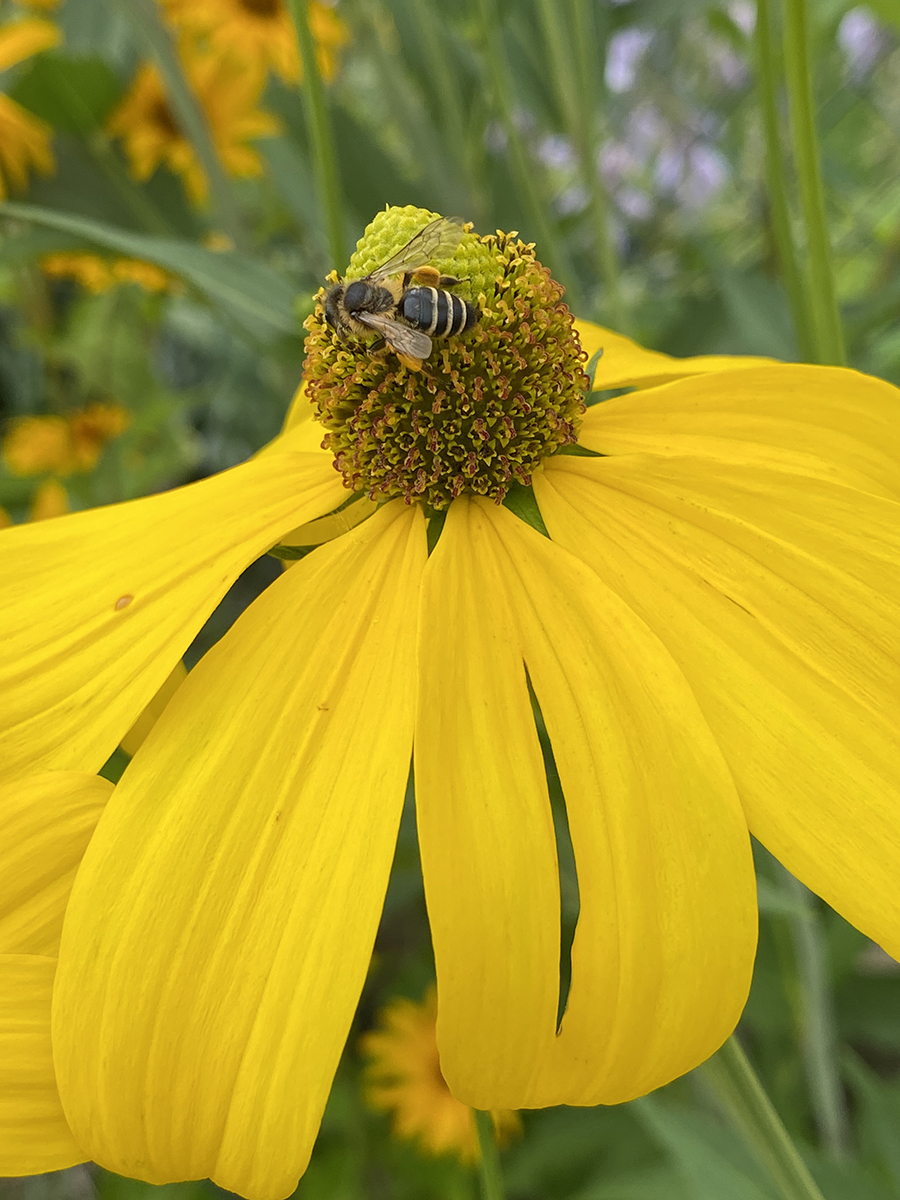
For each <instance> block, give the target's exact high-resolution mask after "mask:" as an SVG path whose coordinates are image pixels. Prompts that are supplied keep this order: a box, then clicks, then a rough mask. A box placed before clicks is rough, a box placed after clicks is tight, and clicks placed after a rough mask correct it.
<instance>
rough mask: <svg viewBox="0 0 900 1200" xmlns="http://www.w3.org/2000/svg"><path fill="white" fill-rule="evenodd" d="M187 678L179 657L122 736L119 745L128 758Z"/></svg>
mask: <svg viewBox="0 0 900 1200" xmlns="http://www.w3.org/2000/svg"><path fill="white" fill-rule="evenodd" d="M186 679H187V667H186V666H185V665H184V663H183V662H182V661H181V660H180V659H179V660H178V662H177V663H176V664H175V666H174V667H173V668H172V670H171V672H170V673H169V674H168V675H167V676H166V678H165V679H164V680H163V685H162V687H161V688H160V689H159V691H158V692H157V693H156V695H155V696H154V697H153V699H152V700H151V701H150V703H149V704H148V705H147V707H146V708H145V709H144V710H143V712H142V713H141V715H140V716H139V717H138V719H137V720H136V721H135V723H134V724H133V725H132V727H131V728H130V729H129V730H128V732H127V733H126V734H125V735H124V737H123V738H122V741H121V742H120V743H119V745H120V746H121V747H122V749H123V750H124V751H125V753H126V754H127V755H128V757H129V758H134V756H135V754H137V752H138V748H139V747H140V746H143V744H144V742H145V741H146V740H147V734H148V733H149V732H150V730H151V729H152V728H153V726H154V725H155V724H156V722H157V721H158V720H159V718H160V717H161V716H162V714H163V710H164V709H165V707H166V705H167V704H168V703H169V701H170V700H171V699H172V697H173V696H174V695H175V693H176V692H177V691H178V689H179V688H180V687H181V685H182V684H183V683H184V681H185V680H186Z"/></svg>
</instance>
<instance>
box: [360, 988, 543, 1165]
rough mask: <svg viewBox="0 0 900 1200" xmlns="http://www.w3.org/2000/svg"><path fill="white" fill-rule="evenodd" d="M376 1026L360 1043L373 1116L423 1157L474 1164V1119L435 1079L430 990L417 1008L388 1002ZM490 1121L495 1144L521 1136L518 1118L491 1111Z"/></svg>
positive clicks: (433, 1003)
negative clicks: (385, 1117) (385, 1116)
mask: <svg viewBox="0 0 900 1200" xmlns="http://www.w3.org/2000/svg"><path fill="white" fill-rule="evenodd" d="M378 1020H379V1025H380V1028H379V1029H376V1030H373V1031H372V1032H371V1033H367V1034H365V1035H364V1036H363V1037H362V1039H361V1040H360V1048H361V1049H362V1052H363V1053H364V1054H365V1055H366V1056H367V1057H368V1059H369V1064H368V1066H367V1068H366V1099H367V1100H368V1101H369V1103H370V1104H371V1106H372V1107H373V1108H375V1109H377V1110H378V1111H379V1112H389V1113H392V1114H393V1132H394V1134H395V1135H396V1136H397V1137H400V1138H410V1139H412V1140H414V1141H417V1142H418V1143H419V1144H420V1145H421V1146H422V1148H423V1149H424V1150H425V1151H426V1152H427V1153H428V1154H455V1155H456V1156H457V1157H458V1158H459V1159H460V1160H461V1161H462V1162H464V1163H469V1164H471V1163H477V1162H478V1160H479V1158H480V1157H481V1155H480V1151H479V1146H478V1131H477V1130H476V1128H475V1113H474V1111H473V1110H472V1109H471V1108H469V1107H468V1105H466V1104H462V1103H460V1101H459V1100H457V1099H456V1097H455V1096H454V1095H453V1093H452V1092H451V1091H450V1089H449V1088H448V1087H447V1081H446V1080H445V1079H444V1077H443V1075H442V1074H441V1062H440V1056H439V1054H438V1046H437V1036H436V1025H437V992H436V990H435V989H434V988H429V990H428V992H427V993H426V995H425V998H424V1000H423V1001H422V1003H421V1004H416V1003H415V1002H414V1001H412V1000H406V999H403V998H402V997H398V998H397V999H395V1000H392V1001H391V1002H390V1004H387V1005H386V1006H385V1007H384V1008H383V1009H382V1010H381V1012H380V1013H379V1017H378ZM491 1115H492V1117H493V1120H494V1132H495V1133H496V1135H497V1137H498V1139H499V1140H500V1141H505V1140H507V1139H508V1138H509V1137H510V1136H512V1135H513V1134H515V1133H519V1132H521V1128H522V1122H521V1120H520V1119H519V1115H518V1113H516V1112H511V1111H510V1110H508V1109H496V1110H495V1111H494V1112H493V1113H492V1114H491Z"/></svg>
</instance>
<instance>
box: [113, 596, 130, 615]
mask: <svg viewBox="0 0 900 1200" xmlns="http://www.w3.org/2000/svg"><path fill="white" fill-rule="evenodd" d="M133 599H134V596H120V597H119V598H118V600H117V601H116V602H115V604H114V605H113V608H114V609H115V610H116V612H121V611H122V609H123V608H127V607H128V605H129V604H130V603H131V602H132V600H133Z"/></svg>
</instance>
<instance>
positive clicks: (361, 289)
mask: <svg viewBox="0 0 900 1200" xmlns="http://www.w3.org/2000/svg"><path fill="white" fill-rule="evenodd" d="M464 232H465V229H464V226H463V223H462V222H461V221H460V220H458V219H457V218H455V217H438V218H437V220H435V221H432V222H431V224H430V225H426V226H425V228H424V229H420V230H419V232H418V233H417V234H416V235H415V236H414V237H413V238H411V239H410V240H409V241H408V242H407V243H406V245H405V246H404V247H403V249H402V250H398V251H397V253H396V254H394V255H392V256H391V258H389V259H388V260H387V262H384V263H382V264H381V266H380V267H376V268H375V270H374V271H372V272H371V273H370V274H369V275H366V276H365V278H363V279H352V280H349V281H348V280H346V279H344V280H341V282H340V283H336V284H335V285H334V287H332V288H330V289H329V290H328V292H327V293H326V294H325V320H326V321H327V322H328V324H329V325H330V326H331V327H332V329H333V330H334V331H335V333H336V334H337V336H338V337H339V338H340V339H341V341H344V340H345V339H346V338H348V337H350V336H351V335H354V334H355V335H356V336H357V337H361V336H364V335H365V334H367V333H370V332H371V331H372V330H374V331H375V332H376V333H380V334H381V336H382V337H383V338H384V340H385V341H386V342H387V344H388V345H389V346H390V347H391V349H392V350H394V351H395V352H396V354H397V356H398V358H399V359H400V361H401V362H402V363H404V364H405V365H406V366H407V367H409V368H410V369H411V370H414V371H418V370H420V369H421V367H422V362H423V360H424V359H426V358H428V356H429V355H430V354H431V351H432V348H433V343H432V341H431V339H432V337H450V335H451V334H454V333H463V332H464V331H465V330H467V329H471V328H472V326H473V325H474V324H475V322H476V321H477V320H478V316H479V313H478V309H477V308H476V307H475V306H474V305H472V304H469V302H468V301H467V300H463V298H462V297H461V296H455V295H454V294H453V293H452V292H450V291H448V290H447V289H448V288H451V287H454V286H455V285H456V284H458V283H459V282H460V280H458V279H455V278H454V277H453V276H452V275H441V273H440V272H439V271H438V270H437V269H436V268H435V267H431V266H429V265H428V262H429V260H430V259H434V258H443V257H445V256H446V255H448V254H452V253H453V251H454V250H455V249H456V247H457V246H458V245H459V243H460V239H461V238H462V236H463V233H464ZM413 281H415V282H416V285H417V286H411V285H412V284H413Z"/></svg>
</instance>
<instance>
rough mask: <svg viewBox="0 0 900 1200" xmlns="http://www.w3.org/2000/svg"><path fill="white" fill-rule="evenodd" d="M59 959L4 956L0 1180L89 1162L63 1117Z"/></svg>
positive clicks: (0, 972)
mask: <svg viewBox="0 0 900 1200" xmlns="http://www.w3.org/2000/svg"><path fill="white" fill-rule="evenodd" d="M55 970H56V959H55V958H43V957H40V956H38V955H32V954H0V1175H39V1174H42V1173H43V1172H44V1171H60V1170H62V1169H63V1168H64V1167H71V1166H74V1165H75V1163H81V1162H85V1161H86V1160H87V1157H88V1156H87V1155H86V1154H84V1153H83V1152H82V1151H81V1150H80V1149H79V1147H78V1146H77V1145H76V1143H75V1139H74V1138H73V1137H72V1133H71V1131H70V1129H69V1126H68V1125H67V1124H66V1119H65V1117H64V1116H63V1111H62V1106H61V1104H60V1102H59V1094H58V1093H57V1090H56V1076H55V1075H54V1072H53V1055H52V1052H51V1048H50V995H51V992H52V990H53V975H54V972H55Z"/></svg>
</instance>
